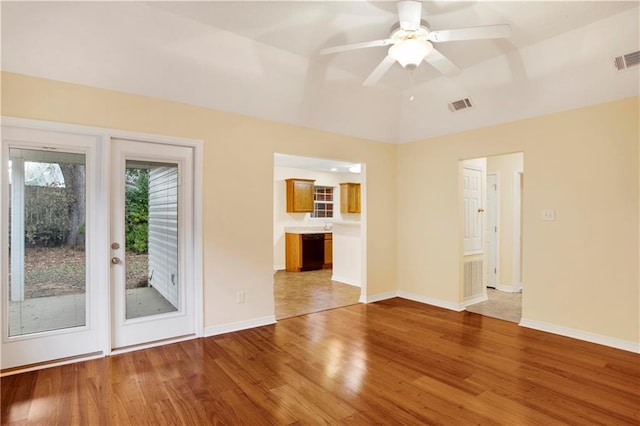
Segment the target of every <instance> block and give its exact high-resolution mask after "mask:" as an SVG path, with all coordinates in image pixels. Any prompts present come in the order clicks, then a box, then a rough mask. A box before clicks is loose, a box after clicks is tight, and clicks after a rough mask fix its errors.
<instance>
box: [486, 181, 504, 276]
mask: <svg viewBox="0 0 640 426" xmlns="http://www.w3.org/2000/svg"><path fill="white" fill-rule="evenodd" d="M489 176H495V184H496V186H497V187H496V193H495V205H493V206H490V205H489V196H488V195H487V212H488V211H490V209H495V212H494V214H493V215H494V217H495V222H496V223H495V226H496V228H497V231H495V233H496V241H495V245H494V247H493V250H495V253H494V257H495V260H496V262H495V268H496V273H495V283H493V285H494V287H496V288H498V286H499V285H500V279H499V276H500V275H499V273H500V231H501V229H500V172H489V171H488V172H487V181H486V188H485V191H486V193H487V194H489ZM489 216H490V215H489V214H487V215H486V220H487V226H489V224H490V223H489ZM487 232H489V231H487ZM490 249H491V247H489V238H488V237H487V259H488V258H489V256H490V255H491V250H490ZM487 263H488V262H487ZM488 269H489V268H487V270H488ZM488 274H489V272H488V271H487V275H488ZM487 285H489V280H488V278H487Z"/></svg>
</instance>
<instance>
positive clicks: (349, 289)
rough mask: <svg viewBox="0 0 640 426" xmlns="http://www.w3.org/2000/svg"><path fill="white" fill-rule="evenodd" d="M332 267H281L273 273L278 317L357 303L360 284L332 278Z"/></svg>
mask: <svg viewBox="0 0 640 426" xmlns="http://www.w3.org/2000/svg"><path fill="white" fill-rule="evenodd" d="M331 274H332V271H331V269H321V270H317V271H306V272H287V271H277V272H276V273H275V274H274V277H273V281H274V284H273V295H274V302H275V311H276V319H277V320H281V319H284V318H291V317H295V316H298V315H304V314H310V313H312V312H319V311H326V310H327V309H334V308H340V307H343V306H349V305H353V304H355V303H358V301H359V300H360V287H354V286H352V285H348V284H342V283H339V282H337V281H331Z"/></svg>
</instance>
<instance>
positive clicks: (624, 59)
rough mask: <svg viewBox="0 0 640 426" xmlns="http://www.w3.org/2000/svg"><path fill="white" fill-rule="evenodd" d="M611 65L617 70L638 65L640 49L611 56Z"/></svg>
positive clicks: (639, 62) (639, 63)
mask: <svg viewBox="0 0 640 426" xmlns="http://www.w3.org/2000/svg"><path fill="white" fill-rule="evenodd" d="M613 65H614V66H615V67H616V69H617V70H618V71H622V70H626V69H627V68H630V67H637V66H638V65H640V50H638V51H635V52H631V53H627V54H626V55H622V56H616V57H615V58H613Z"/></svg>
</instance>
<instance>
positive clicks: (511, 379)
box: [0, 299, 640, 425]
mask: <svg viewBox="0 0 640 426" xmlns="http://www.w3.org/2000/svg"><path fill="white" fill-rule="evenodd" d="M0 384H1V387H2V390H1V403H2V417H1V419H2V423H3V424H47V425H49V424H51V425H55V424H59V425H72V424H78V425H127V424H136V425H139V424H162V425H166V424H230V425H231V424H233V425H236V424H246V425H271V424H272V425H287V424H313V425H315V424H360V425H365V424H373V423H377V424H406V425H413V424H444V425H456V424H481V425H493V424H505V425H528V424H530V425H552V424H553V425H556V424H574V425H575V424H577V425H595V424H604V425H638V424H640V355H638V354H633V353H630V352H625V351H621V350H616V349H612V348H608V347H604V346H599V345H595V344H591V343H586V342H581V341H577V340H572V339H569V338H565V337H561V336H556V335H552V334H547V333H543V332H539V331H536V330H530V329H526V328H522V327H519V326H518V325H516V324H513V323H510V322H506V321H501V320H497V319H493V318H487V317H483V316H481V315H478V314H474V313H470V312H452V311H447V310H443V309H439V308H435V307H431V306H428V305H423V304H419V303H416V302H411V301H407V300H403V299H391V300H387V301H383V302H378V303H374V304H369V305H363V304H359V305H352V306H348V307H345V308H339V309H333V310H330V311H324V312H319V313H315V314H310V315H305V316H299V317H295V318H290V319H286V320H283V321H280V322H278V323H277V324H276V325H272V326H266V327H260V328H255V329H251V330H246V331H241V332H236V333H229V334H225V335H221V336H216V337H210V338H206V339H198V340H192V341H187V342H182V343H178V344H173V345H167V346H163V347H158V348H153V349H148V350H143V351H138V352H131V353H127V354H123V355H118V356H113V357H109V358H104V359H99V360H93V361H86V362H82V363H77V364H73V365H67V366H62V367H54V368H49V369H45V370H40V371H37V372H29V373H24V374H19V375H14V376H8V377H4V378H2V380H1V383H0Z"/></svg>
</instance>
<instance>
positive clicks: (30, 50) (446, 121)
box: [2, 1, 640, 142]
mask: <svg viewBox="0 0 640 426" xmlns="http://www.w3.org/2000/svg"><path fill="white" fill-rule="evenodd" d="M639 12H640V2H638V1H621V2H616V1H601V2H597V1H590V2H577V1H565V2H559V1H551V2H500V1H476V2H456V1H432V2H424V3H423V13H422V16H423V18H424V19H425V20H427V21H428V22H429V24H430V27H431V29H433V30H439V29H450V28H461V27H469V26H477V25H491V24H501V23H507V24H509V25H510V26H511V28H512V30H513V33H512V36H511V37H510V38H509V39H505V40H477V41H459V42H449V43H439V44H437V45H436V48H437V49H438V50H440V51H441V52H442V53H443V54H445V55H446V56H447V57H449V58H450V59H451V60H452V61H453V62H455V63H456V64H457V65H459V66H460V67H461V68H462V69H463V72H461V73H460V74H458V75H456V76H453V77H444V76H442V75H440V74H439V73H438V72H437V71H435V70H434V69H432V68H431V67H430V66H429V65H428V64H422V65H421V66H420V67H419V68H418V69H417V70H416V71H415V72H414V79H413V80H414V83H413V84H414V85H413V87H411V88H409V73H408V71H407V70H404V69H402V68H401V67H400V66H399V65H397V64H396V65H394V67H393V68H392V69H391V70H390V71H389V73H387V75H385V76H384V77H383V79H382V80H381V81H380V83H379V84H378V85H377V86H375V87H367V88H365V87H362V85H361V83H362V81H363V80H364V79H365V78H366V77H367V75H368V74H369V73H370V72H371V71H372V70H373V68H375V66H376V65H377V64H378V63H379V62H380V60H382V58H383V57H384V56H385V48H384V47H382V48H370V49H362V50H357V51H351V52H343V53H338V54H334V55H327V56H318V55H317V52H318V50H319V49H321V48H324V47H329V46H334V45H341V44H345V43H352V42H358V41H367V40H375V39H381V38H386V37H387V36H388V34H389V29H390V27H391V26H392V25H393V24H394V23H395V22H396V21H397V14H396V6H395V2H365V1H355V2H346V1H339V2H337V1H334V2H320V1H285V2H276V1H261V2H251V1H224V2H188V1H181V2H146V3H142V2H55V1H47V2H2V69H3V70H6V71H11V72H17V73H23V74H28V75H34V76H40V77H44V78H51V79H55V80H62V81H69V82H74V83H79V84H86V85H90V86H97V87H104V88H109V89H114V90H120V91H126V92H131V93H137V94H142V95H147V96H154V97H160V98H165V99H171V100H176V101H180V102H186V103H189V104H193V105H199V106H204V107H208V108H215V109H220V110H224V111H231V112H238V113H242V114H246V115H250V116H256V117H261V118H265V119H269V120H275V121H281V122H286V123H291V124H298V125H302V126H306V127H313V128H318V129H323V130H328V131H332V132H337V133H343V134H349V135H354V136H359V137H365V138H369V139H374V140H379V141H386V142H406V141H412V140H418V139H423V138H427V137H431V136H436V135H442V134H448V133H453V132H459V131H463V130H469V129H473V128H477V127H483V126H487V125H491V124H496V123H502V122H507V121H512V120H516V119H520V118H525V117H531V116H535V115H540V114H545V113H549V112H553V111H559V110H563V109H568V108H575V107H579V106H583V105H589V104H594V103H599V102H605V101H608V100H614V99H619V98H623V97H628V96H634V95H638V94H639V92H640V89H639V86H640V83H639V82H638V81H639V78H638V75H639V74H638V70H639V69H640V67H638V68H635V69H632V70H629V71H626V72H616V71H614V69H613V66H612V64H611V62H612V61H611V59H612V57H614V56H617V55H620V54H625V53H629V52H633V51H636V50H640V32H639V27H640V13H639ZM410 95H415V100H414V101H413V102H409V96H410ZM464 97H469V98H471V100H472V101H473V102H474V104H475V107H474V108H473V109H470V110H466V111H461V112H458V113H451V112H450V111H449V110H448V109H447V104H448V103H449V102H452V101H454V100H457V99H460V98H464Z"/></svg>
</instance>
